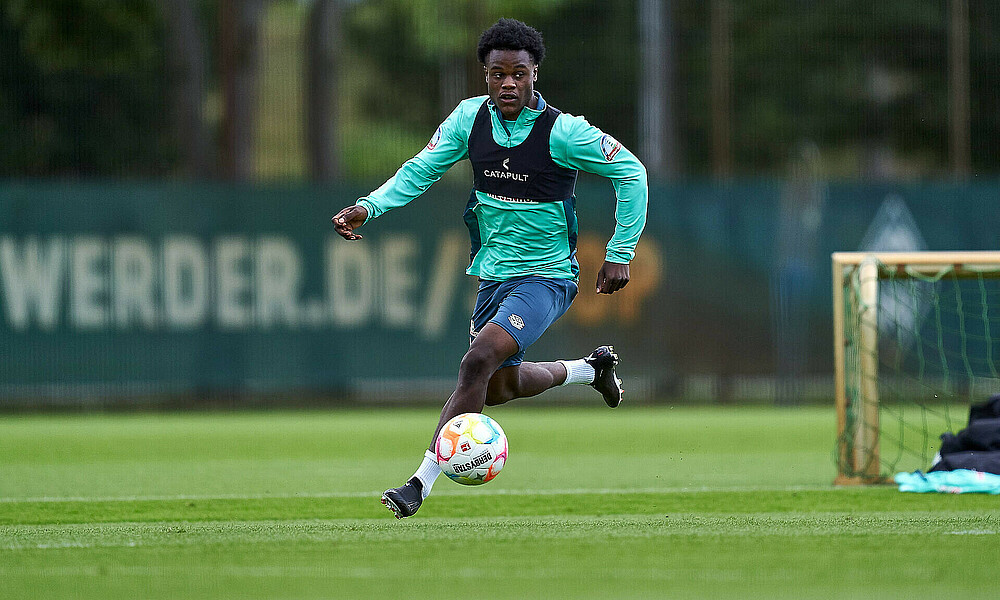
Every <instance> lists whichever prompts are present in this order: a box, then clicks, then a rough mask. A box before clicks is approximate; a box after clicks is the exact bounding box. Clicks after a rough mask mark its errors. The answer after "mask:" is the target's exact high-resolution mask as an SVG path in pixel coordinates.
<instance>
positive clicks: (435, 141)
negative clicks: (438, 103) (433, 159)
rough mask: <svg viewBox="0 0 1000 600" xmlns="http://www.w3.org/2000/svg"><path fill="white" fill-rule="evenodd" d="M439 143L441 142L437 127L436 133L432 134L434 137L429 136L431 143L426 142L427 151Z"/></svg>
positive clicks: (439, 131)
mask: <svg viewBox="0 0 1000 600" xmlns="http://www.w3.org/2000/svg"><path fill="white" fill-rule="evenodd" d="M440 141H441V128H440V127H438V128H437V131H435V132H434V135H432V136H431V141H429V142H427V149H428V150H433V149H434V148H435V147H436V146H437V145H438V142H440Z"/></svg>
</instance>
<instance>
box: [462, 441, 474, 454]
mask: <svg viewBox="0 0 1000 600" xmlns="http://www.w3.org/2000/svg"><path fill="white" fill-rule="evenodd" d="M461 448H462V452H468V451H469V450H472V444H470V443H469V442H462V446H461Z"/></svg>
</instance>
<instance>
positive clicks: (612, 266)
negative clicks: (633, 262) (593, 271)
mask: <svg viewBox="0 0 1000 600" xmlns="http://www.w3.org/2000/svg"><path fill="white" fill-rule="evenodd" d="M628 280H629V275H628V265H623V264H619V263H613V262H608V261H604V266H603V267H601V270H600V271H599V272H598V273H597V293H598V294H614V293H615V292H617V291H618V290H620V289H622V288H623V287H625V286H626V285H628Z"/></svg>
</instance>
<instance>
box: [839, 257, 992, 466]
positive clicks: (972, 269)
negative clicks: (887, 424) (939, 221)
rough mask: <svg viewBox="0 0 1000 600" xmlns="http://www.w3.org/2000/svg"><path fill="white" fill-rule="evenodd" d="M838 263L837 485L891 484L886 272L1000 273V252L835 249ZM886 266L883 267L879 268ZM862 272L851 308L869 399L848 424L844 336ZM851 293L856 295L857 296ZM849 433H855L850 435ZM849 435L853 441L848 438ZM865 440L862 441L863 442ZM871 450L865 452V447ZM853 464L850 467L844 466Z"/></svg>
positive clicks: (861, 381) (864, 392) (862, 378)
mask: <svg viewBox="0 0 1000 600" xmlns="http://www.w3.org/2000/svg"><path fill="white" fill-rule="evenodd" d="M832 262H833V361H834V382H835V384H834V387H835V389H834V393H835V405H836V410H837V476H836V478H835V479H834V484H835V485H864V484H878V483H887V479H886V477H885V476H883V475H882V473H881V471H880V461H879V454H880V448H879V436H880V423H879V398H878V394H879V391H878V368H879V358H878V290H879V281H880V280H881V279H882V276H881V274H882V273H883V272H884V271H886V270H893V271H895V273H896V275H897V276H903V277H905V276H908V275H909V274H911V273H916V274H920V275H926V276H934V275H936V274H939V273H941V271H942V269H944V268H949V269H952V270H953V273H954V274H955V275H956V276H957V277H959V278H968V277H977V276H980V275H982V274H983V273H984V272H989V273H990V276H992V277H1000V251H956V252H834V253H833V254H832ZM880 265H881V267H880ZM855 270H858V271H859V273H858V274H859V280H860V285H859V286H858V287H859V289H857V291H856V293H855V294H853V298H856V299H857V302H858V306H857V309H856V310H854V311H852V312H853V314H854V315H857V319H858V321H857V322H855V323H854V324H853V325H855V326H857V328H858V332H859V335H858V344H859V346H860V347H859V348H858V349H857V350H856V351H857V352H858V353H859V358H858V368H859V370H860V372H859V373H858V374H857V377H858V380H859V383H858V386H857V389H858V390H859V391H860V394H862V395H863V397H864V400H863V404H862V406H861V410H860V411H858V412H857V418H856V419H854V421H853V422H852V423H851V425H850V426H851V427H852V431H851V432H846V429H847V427H848V411H849V410H850V409H851V408H852V407H851V405H850V402H851V399H850V398H848V395H847V362H846V361H847V344H848V340H847V336H846V335H845V329H844V327H845V325H846V323H845V318H846V315H845V312H846V311H845V306H844V302H845V295H844V291H845V289H847V288H848V286H850V285H852V282H853V279H852V275H853V274H854V271H855ZM853 298H852V300H853ZM845 433H851V434H852V435H850V436H845ZM848 439H850V440H853V441H854V443H848ZM858 442H860V443H858ZM866 448H867V449H868V451H867V452H866V451H865V449H866ZM848 465H849V466H850V467H851V468H850V469H849V470H848V471H845V468H844V467H845V466H848Z"/></svg>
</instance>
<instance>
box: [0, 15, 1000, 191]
mask: <svg viewBox="0 0 1000 600" xmlns="http://www.w3.org/2000/svg"><path fill="white" fill-rule="evenodd" d="M192 1H193V2H194V4H195V5H196V7H197V8H198V10H199V13H200V15H201V19H202V21H203V23H202V29H203V31H202V35H204V37H205V40H204V44H203V46H204V48H203V53H204V61H205V64H206V65H207V68H206V77H207V79H206V81H207V84H206V89H205V90H204V94H205V98H203V99H202V104H203V105H204V106H205V111H206V119H207V124H208V126H209V128H210V129H211V128H213V127H216V126H217V119H218V114H217V113H218V110H219V109H218V106H220V101H219V90H218V81H219V79H220V77H219V74H218V72H217V71H218V68H217V61H216V60H215V54H216V52H217V46H218V32H219V27H218V22H217V21H218V15H219V11H218V2H217V0H192ZM713 4H714V5H716V6H718V4H717V3H715V2H704V1H701V0H673V1H672V2H670V3H669V4H668V5H669V6H672V12H671V15H672V29H673V31H674V38H673V42H674V43H673V49H674V58H675V70H674V72H675V77H674V83H673V86H672V88H671V89H672V93H671V98H672V100H673V103H674V109H675V115H674V119H675V122H676V126H677V140H676V142H677V154H678V155H679V156H680V157H681V170H680V172H681V174H682V175H684V176H694V177H699V176H706V175H710V174H711V173H712V162H713V156H712V155H713V147H712V135H713V129H714V128H715V127H716V124H714V123H713V122H712V112H711V107H712V100H713V92H712V71H711V53H712V48H713V44H714V45H715V47H718V40H714V41H713V39H712V36H711V27H710V24H711V19H712V6H713ZM271 5H272V6H276V5H282V6H286V7H287V8H288V9H289V10H297V11H302V12H305V11H307V10H308V7H309V5H310V1H304V0H274V1H273V2H272V3H271ZM339 5H340V15H341V20H340V25H339V28H340V33H341V36H342V37H341V41H340V50H341V54H340V58H339V60H340V65H339V75H338V78H339V82H340V84H339V108H338V114H337V121H338V138H339V139H338V141H339V148H340V151H341V155H342V156H341V158H342V162H343V164H344V165H345V175H346V176H348V177H350V178H352V179H365V180H367V179H377V178H384V177H385V176H387V175H389V174H390V173H391V172H392V170H393V169H394V168H395V167H396V166H398V164H399V163H400V162H401V161H402V160H405V159H406V158H408V157H409V156H412V154H413V153H415V152H416V151H418V150H419V149H420V147H421V146H422V145H423V144H424V142H425V141H426V139H427V138H428V137H429V136H430V134H431V133H432V132H433V130H434V128H435V127H436V125H437V123H439V122H440V121H441V119H443V118H444V117H445V116H446V115H447V114H448V112H450V111H451V109H452V108H454V105H455V103H456V102H457V100H458V99H460V98H461V97H468V96H472V95H477V94H481V93H483V92H484V86H483V85H482V79H481V67H480V65H479V64H478V62H477V60H476V57H475V45H476V41H477V39H478V36H479V34H480V32H481V31H482V30H483V29H485V28H486V27H488V26H489V25H490V24H492V23H493V22H495V21H496V19H497V18H499V17H501V16H510V17H516V18H519V19H521V20H524V21H526V22H528V23H530V24H531V25H533V26H534V27H536V28H537V29H539V30H540V31H541V32H542V33H543V35H544V36H545V40H546V45H547V47H548V58H547V59H546V60H545V62H544V64H543V65H542V67H541V69H540V73H539V81H538V84H537V88H538V89H539V90H540V91H541V92H542V93H543V94H544V95H545V97H546V98H547V99H548V100H549V101H550V102H551V103H552V104H553V105H555V106H557V107H559V108H560V109H562V110H564V111H566V112H570V113H573V114H582V115H584V116H586V117H587V118H588V120H590V121H591V122H592V123H594V124H595V125H597V126H599V127H601V128H603V129H605V130H607V131H609V132H611V133H613V134H614V135H615V136H616V137H618V138H619V139H621V140H622V142H624V143H625V144H626V145H627V146H629V147H631V148H633V149H638V148H639V139H638V126H637V123H638V120H639V119H638V115H637V110H638V106H639V100H638V98H639V92H640V85H641V83H642V82H641V80H640V72H641V49H640V47H639V36H638V23H637V14H638V0H622V1H620V2H595V1H593V0H534V1H529V0H516V1H509V2H498V1H493V0H490V1H481V2H473V1H468V0H439V1H435V0H370V1H362V2H340V3H339ZM724 5H725V6H727V7H728V10H729V11H730V15H731V23H732V28H731V47H732V50H733V53H732V58H731V64H732V80H731V89H732V110H731V113H730V115H729V123H730V127H731V132H732V160H733V164H734V173H735V174H736V175H737V176H744V177H745V176H759V175H771V176H782V175H784V174H786V172H787V163H788V162H789V161H790V160H791V159H792V157H793V155H794V153H795V148H797V147H798V146H799V145H800V144H801V143H802V142H804V141H809V142H812V143H815V144H816V145H817V146H818V147H819V149H820V153H821V156H822V158H823V164H822V170H823V174H824V175H825V176H828V177H835V178H838V177H839V178H856V177H859V176H863V175H864V169H863V164H864V162H865V160H866V156H868V155H870V154H871V153H872V152H876V151H878V150H880V149H887V150H888V151H889V152H890V153H891V154H892V156H893V159H894V161H895V163H896V168H895V175H896V176H898V177H902V178H907V179H914V178H917V179H919V178H933V177H938V176H942V175H946V174H947V173H948V172H949V164H950V163H949V161H950V157H949V147H948V141H949V136H948V134H949V127H950V124H949V97H948V93H949V90H948V85H949V79H948V73H949V62H948V50H949V45H948V42H949V14H950V13H949V3H948V2H927V1H926V0H896V1H894V2H892V3H883V2H870V0H841V1H839V2H835V3H823V2H815V1H810V0H797V1H794V2H788V1H783V0H744V1H739V2H737V1H733V0H728V1H727V2H725V4H724ZM266 12H268V13H269V14H278V13H274V12H273V11H266ZM286 16H287V13H286ZM299 22H303V23H304V22H305V19H304V18H302V19H299ZM301 39H302V40H303V41H304V40H305V37H304V36H302V37H301ZM969 41H970V44H969V62H970V73H969V77H970V88H971V89H970V105H971V127H970V129H971V155H972V162H973V164H972V167H973V171H974V173H976V174H982V173H997V172H998V170H1000V168H998V167H1000V161H998V156H1000V116H998V115H1000V95H998V94H997V93H996V90H997V89H998V87H1000V3H997V2H994V1H992V0H970V1H969ZM263 43H264V47H263V52H264V53H265V55H266V53H267V40H264V42H263ZM292 48H293V53H292V54H288V52H287V47H286V48H285V49H283V52H285V53H286V54H285V55H288V56H294V48H295V46H292ZM300 48H301V47H300ZM164 53H165V50H164V24H163V17H162V14H161V11H160V9H159V7H158V3H157V2H154V0H117V1H114V0H0V135H2V136H3V139H4V140H5V143H4V144H3V145H2V146H0V175H2V176H6V177H22V176H67V175H68V176H101V177H116V176H157V175H168V174H171V173H175V172H178V171H182V169H178V161H179V160H180V159H179V158H178V156H180V155H181V154H182V153H179V152H178V151H177V148H174V147H172V144H174V143H175V142H172V141H171V140H174V139H176V136H173V135H171V132H170V131H169V129H170V127H171V125H170V124H169V120H168V119H167V115H168V113H169V110H168V109H169V107H167V106H166V99H167V98H169V91H170V86H171V81H170V78H169V76H168V73H167V66H166V64H165V63H166V61H165V55H164ZM298 54H299V55H300V59H301V58H302V55H304V52H302V51H301V50H299V51H298ZM296 74H298V75H296ZM300 75H301V69H288V73H287V74H286V76H287V77H299V79H294V80H288V81H287V82H286V83H285V87H286V88H290V89H292V88H295V89H299V88H301V86H302V85H303V82H302V81H301V76H300ZM282 102H284V100H282ZM278 112H279V114H278V116H276V117H268V116H267V115H265V116H263V117H262V118H275V119H278V122H277V124H274V123H267V124H265V126H262V127H261V129H262V130H263V131H265V132H268V135H276V134H274V133H273V132H274V131H275V127H279V128H280V127H284V128H286V129H289V130H300V129H301V128H303V127H307V126H308V124H306V123H302V122H299V121H301V119H299V120H298V121H296V122H292V121H293V120H294V119H289V118H288V117H289V116H290V115H291V114H295V115H300V114H301V111H295V112H294V113H289V114H285V115H281V114H280V111H278ZM282 118H283V119H284V120H283V121H282ZM285 139H292V140H298V139H299V137H296V136H285ZM295 143H298V142H297V141H296V142H295ZM268 144H269V143H268V141H267V140H259V141H258V150H257V152H258V154H260V153H264V154H266V155H267V156H264V157H263V158H261V159H259V160H258V164H264V165H269V166H268V167H267V168H266V172H267V173H268V174H267V175H265V176H271V175H270V174H271V173H276V172H277V173H280V172H281V171H282V169H281V168H280V162H281V161H282V160H285V161H295V162H296V163H297V164H296V165H293V166H289V167H288V168H286V169H284V172H286V173H288V174H292V176H299V174H301V173H303V172H304V168H303V166H302V162H303V158H302V154H301V153H297V152H289V151H288V149H287V147H285V146H281V145H280V144H279V145H277V146H274V147H272V146H269V145H268ZM286 146H287V144H286ZM275 165H277V166H275Z"/></svg>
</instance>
